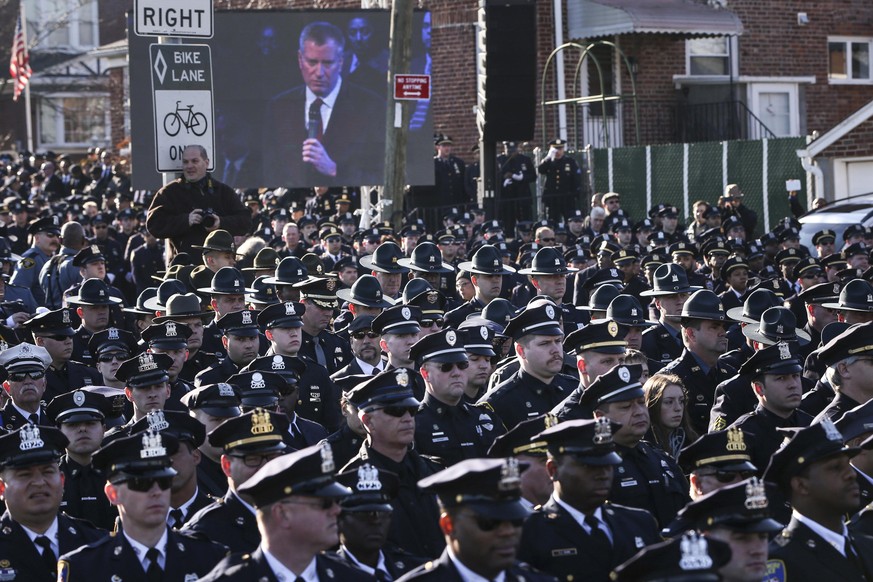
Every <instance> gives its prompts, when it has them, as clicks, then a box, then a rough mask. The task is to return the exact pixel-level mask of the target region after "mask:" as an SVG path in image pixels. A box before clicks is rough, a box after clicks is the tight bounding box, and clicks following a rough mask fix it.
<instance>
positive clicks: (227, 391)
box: [218, 382, 236, 397]
mask: <svg viewBox="0 0 873 582" xmlns="http://www.w3.org/2000/svg"><path fill="white" fill-rule="evenodd" d="M218 395H219V396H220V397H231V396H236V394H234V392H233V386H231V385H230V384H225V383H224V382H222V383H220V384H219V385H218Z"/></svg>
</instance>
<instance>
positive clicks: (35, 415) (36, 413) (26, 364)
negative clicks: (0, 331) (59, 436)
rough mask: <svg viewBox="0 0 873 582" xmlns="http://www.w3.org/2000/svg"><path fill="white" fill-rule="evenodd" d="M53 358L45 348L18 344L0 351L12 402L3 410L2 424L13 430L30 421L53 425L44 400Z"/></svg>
mask: <svg viewBox="0 0 873 582" xmlns="http://www.w3.org/2000/svg"><path fill="white" fill-rule="evenodd" d="M51 361H52V357H51V355H49V353H48V352H47V351H46V349H45V348H41V347H39V346H34V345H31V344H18V345H17V346H13V347H11V348H8V349H6V350H3V351H2V352H0V368H2V369H3V371H4V372H5V374H4V375H8V376H7V380H6V384H8V393H9V402H7V403H6V405H5V406H4V407H3V410H2V411H0V415H2V416H0V418H2V425H3V428H4V429H6V431H13V430H15V429H17V428H20V427H22V426H24V425H25V424H27V423H28V422H29V423H31V424H37V425H42V424H44V425H51V424H52V423H51V422H50V421H49V419H48V417H47V416H46V414H45V411H44V410H43V408H42V405H41V402H40V401H41V400H42V397H43V394H45V387H46V380H45V371H46V369H47V368H48V367H49V364H51Z"/></svg>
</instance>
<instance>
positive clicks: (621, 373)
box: [618, 366, 631, 382]
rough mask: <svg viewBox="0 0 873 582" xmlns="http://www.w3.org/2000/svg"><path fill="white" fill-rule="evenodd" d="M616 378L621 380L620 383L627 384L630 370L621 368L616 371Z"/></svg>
mask: <svg viewBox="0 0 873 582" xmlns="http://www.w3.org/2000/svg"><path fill="white" fill-rule="evenodd" d="M618 377H619V378H621V381H622V382H629V381H630V378H631V373H630V370H628V369H627V368H625V367H624V366H622V367H621V368H619V369H618Z"/></svg>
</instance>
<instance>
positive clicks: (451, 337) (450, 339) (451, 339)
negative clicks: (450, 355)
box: [446, 329, 458, 346]
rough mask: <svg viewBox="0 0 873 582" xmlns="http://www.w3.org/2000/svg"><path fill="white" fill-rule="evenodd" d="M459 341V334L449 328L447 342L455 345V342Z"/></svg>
mask: <svg viewBox="0 0 873 582" xmlns="http://www.w3.org/2000/svg"><path fill="white" fill-rule="evenodd" d="M456 341H458V336H456V335H455V332H454V331H453V330H451V329H450V330H449V331H447V332H446V343H447V344H449V345H450V346H454V345H455V342H456Z"/></svg>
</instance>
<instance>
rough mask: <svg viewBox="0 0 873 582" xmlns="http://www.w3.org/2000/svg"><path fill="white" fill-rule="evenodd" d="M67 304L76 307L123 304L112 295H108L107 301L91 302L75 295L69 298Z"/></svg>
mask: <svg viewBox="0 0 873 582" xmlns="http://www.w3.org/2000/svg"><path fill="white" fill-rule="evenodd" d="M67 303H71V304H75V305H88V306H100V305H120V304H121V303H122V301H121V299H119V298H118V297H113V296H112V295H107V296H106V300H105V301H89V300H87V299H84V298H83V297H82V296H81V295H75V296H73V297H69V298H67Z"/></svg>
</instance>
